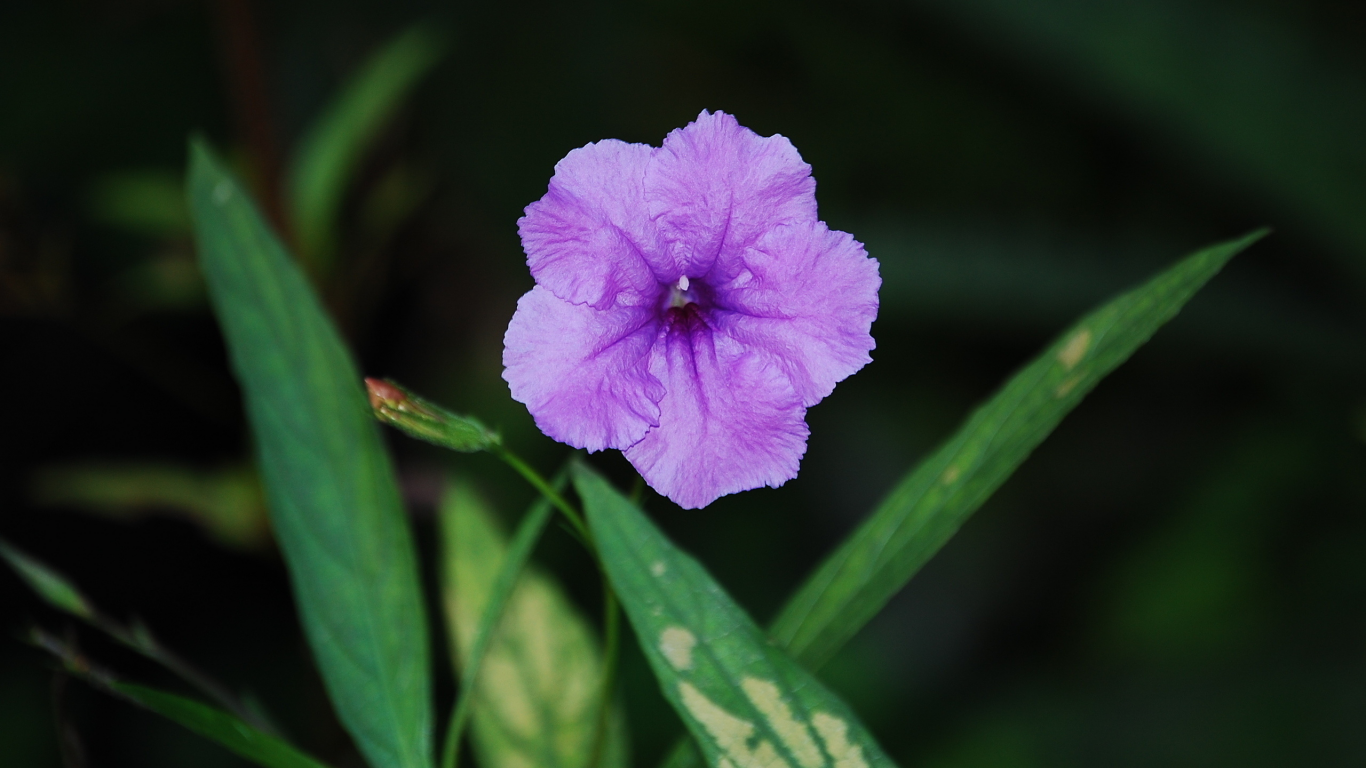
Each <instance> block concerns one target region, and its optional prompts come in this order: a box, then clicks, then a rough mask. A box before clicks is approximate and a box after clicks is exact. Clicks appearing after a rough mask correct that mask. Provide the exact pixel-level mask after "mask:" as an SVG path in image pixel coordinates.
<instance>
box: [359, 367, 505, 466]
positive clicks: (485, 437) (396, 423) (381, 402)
mask: <svg viewBox="0 0 1366 768" xmlns="http://www.w3.org/2000/svg"><path fill="white" fill-rule="evenodd" d="M365 388H366V390H367V392H369V394H370V407H371V408H372V409H374V412H375V418H377V419H379V420H380V421H382V422H384V423H385V424H388V425H389V426H391V427H394V428H395V429H398V430H401V431H403V432H405V433H406V434H408V435H411V436H412V437H416V438H417V439H419V440H426V441H427V442H429V443H431V444H432V445H439V446H441V447H442V448H449V449H451V450H452V451H460V452H461V453H474V452H476V451H483V450H487V449H488V448H490V447H492V446H496V445H498V444H499V442H500V440H499V437H498V433H497V432H494V431H493V430H491V429H489V428H488V427H485V426H484V425H483V424H481V423H479V420H478V419H476V418H474V417H473V416H458V415H456V414H454V413H451V412H450V411H448V410H446V409H445V408H442V407H441V406H439V405H437V404H436V403H433V402H431V401H430V400H426V399H424V398H421V397H418V396H417V395H414V394H413V393H412V392H409V391H408V390H406V389H404V388H403V387H401V386H399V385H398V384H397V383H395V382H392V381H380V380H379V379H366V380H365Z"/></svg>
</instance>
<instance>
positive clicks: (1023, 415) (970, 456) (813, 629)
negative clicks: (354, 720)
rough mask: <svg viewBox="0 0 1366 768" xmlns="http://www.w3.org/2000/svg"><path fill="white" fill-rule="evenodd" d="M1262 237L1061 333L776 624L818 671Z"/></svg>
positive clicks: (1183, 266)
mask: <svg viewBox="0 0 1366 768" xmlns="http://www.w3.org/2000/svg"><path fill="white" fill-rule="evenodd" d="M1264 234H1265V233H1264V232H1255V233H1252V234H1250V235H1247V236H1245V237H1242V238H1240V239H1238V240H1234V241H1231V242H1228V243H1224V244H1221V245H1216V246H1213V247H1210V248H1207V249H1205V250H1202V251H1200V252H1198V253H1196V254H1194V255H1192V256H1189V257H1187V258H1186V259H1184V260H1182V261H1181V262H1179V263H1177V264H1176V265H1175V266H1173V267H1171V268H1170V269H1168V270H1166V271H1165V272H1163V273H1161V274H1159V275H1158V276H1157V277H1155V278H1153V279H1152V280H1150V281H1149V282H1148V283H1147V284H1145V285H1143V286H1140V287H1139V288H1136V289H1134V290H1132V291H1130V292H1128V293H1125V294H1123V295H1121V296H1119V297H1118V298H1116V299H1114V300H1112V301H1110V302H1109V303H1108V304H1106V305H1104V306H1102V307H1101V308H1100V309H1098V310H1096V311H1094V312H1092V313H1091V314H1090V315H1087V316H1086V317H1084V318H1082V320H1081V321H1080V322H1078V323H1077V324H1076V325H1075V326H1073V327H1072V328H1071V329H1069V330H1068V331H1067V332H1065V333H1063V334H1062V335H1061V336H1060V337H1059V338H1058V339H1057V341H1055V342H1054V343H1053V344H1052V345H1051V346H1050V347H1049V348H1048V349H1047V350H1045V351H1044V353H1043V354H1042V355H1040V356H1039V357H1038V358H1036V359H1035V360H1034V361H1033V362H1031V363H1030V364H1029V365H1027V366H1025V368H1024V369H1023V370H1021V371H1020V372H1019V373H1017V374H1015V376H1014V377H1012V378H1011V380H1010V381H1009V382H1007V383H1006V385H1005V387H1003V388H1002V389H1001V391H1000V392H999V393H997V394H996V395H995V396H994V397H993V398H992V399H991V400H989V401H987V403H986V404H984V405H982V406H981V407H979V408H978V409H977V411H976V412H974V413H973V414H972V416H970V417H969V418H968V420H967V423H966V424H964V425H963V426H962V427H961V428H960V429H959V430H958V432H957V433H956V434H954V435H953V436H952V437H951V438H949V439H948V440H947V441H946V442H945V443H943V444H942V445H941V446H940V447H939V448H938V449H937V450H936V451H935V452H934V453H933V454H931V455H930V456H929V457H928V458H927V459H925V460H924V461H922V462H921V463H920V464H919V466H917V467H916V468H915V469H914V470H913V471H911V473H910V474H908V475H907V476H906V477H905V478H904V479H902V480H901V482H900V483H898V484H897V486H896V487H895V488H894V489H893V490H892V492H891V493H890V494H889V495H888V496H887V498H886V500H884V501H883V502H882V504H881V505H879V507H878V508H877V509H876V510H875V511H874V512H873V514H872V515H871V516H870V517H869V518H868V520H867V521H865V522H864V523H863V524H862V525H861V526H859V528H858V529H857V530H856V531H855V532H854V533H853V534H852V535H851V536H850V537H849V538H848V539H846V540H845V542H844V543H843V544H841V545H840V547H839V549H837V550H836V551H835V552H834V553H833V554H831V555H830V556H829V557H828V558H826V560H825V562H824V563H822V565H821V566H820V567H819V568H818V569H817V570H816V571H815V572H814V573H813V574H812V575H811V576H810V577H809V578H808V579H807V580H806V582H805V583H804V584H803V585H802V587H801V588H800V589H799V590H798V591H797V592H796V594H795V595H793V597H792V598H791V599H790V600H789V601H788V602H787V604H786V606H785V607H784V608H783V610H782V612H781V613H780V614H779V616H778V618H777V620H776V621H775V622H774V624H773V627H772V631H773V637H774V639H775V640H776V641H777V643H778V644H779V645H780V646H782V647H784V648H787V649H788V650H789V651H790V652H791V653H792V654H793V656H795V657H796V658H798V659H800V660H801V661H802V662H803V663H804V664H806V665H807V666H808V667H810V668H813V669H814V668H818V667H820V665H821V664H823V663H825V662H826V661H827V660H828V659H829V658H830V657H831V656H832V655H834V653H835V652H836V651H838V650H839V649H840V647H841V646H843V645H844V643H845V642H846V641H848V640H849V638H851V637H853V636H854V634H855V633H856V632H858V630H859V629H861V628H862V627H863V625H864V624H866V623H867V622H868V620H869V619H871V618H872V617H873V616H874V615H876V614H877V612H878V611H879V610H881V609H882V606H883V605H884V604H886V602H887V600H889V599H890V598H891V597H892V595H894V594H896V593H897V592H898V591H899V590H900V589H901V587H902V586H904V585H905V583H906V582H907V581H909V580H910V578H911V577H912V576H913V575H915V573H916V571H918V570H919V569H920V567H921V566H922V565H924V564H925V562H926V561H928V560H929V559H930V557H932V556H933V555H934V554H935V553H936V552H938V551H939V548H940V547H942V546H943V545H944V543H945V542H947V541H948V539H949V537H951V536H952V535H953V534H954V533H955V532H956V531H957V530H958V528H959V527H960V526H961V525H962V524H963V522H964V521H965V520H967V518H968V516H970V515H971V514H972V513H973V512H975V511H976V510H977V508H978V507H980V506H981V505H982V503H983V502H985V501H986V500H987V498H988V497H989V496H991V494H992V492H994V491H995V490H996V489H997V488H998V487H999V486H1000V485H1001V483H1003V482H1005V480H1006V478H1008V477H1010V475H1011V473H1012V472H1014V471H1015V469H1016V467H1018V466H1019V465H1020V464H1021V462H1023V461H1024V460H1025V459H1026V458H1028V456H1029V454H1030V452H1032V451H1033V450H1034V448H1035V447H1036V446H1038V445H1039V443H1041V442H1043V440H1044V438H1046V437H1047V436H1048V435H1049V433H1051V432H1052V431H1053V428H1054V427H1056V426H1057V425H1058V423H1059V422H1060V421H1062V419H1063V417H1064V416H1066V415H1067V414H1068V413H1069V412H1070V411H1071V410H1072V409H1073V408H1075V407H1076V406H1077V404H1078V403H1080V402H1081V400H1082V398H1083V397H1085V395H1086V394H1087V393H1088V392H1090V391H1091V389H1092V388H1093V387H1095V385H1096V384H1097V383H1098V382H1099V381H1100V380H1101V379H1102V378H1104V377H1105V375H1106V374H1108V373H1109V372H1110V371H1112V370H1114V369H1115V368H1116V367H1118V366H1119V365H1120V364H1121V363H1123V362H1124V361H1125V360H1127V359H1128V358H1129V356H1130V355H1132V354H1133V353H1134V351H1135V350H1137V349H1138V348H1139V347H1140V346H1142V345H1143V343H1144V342H1146V341H1147V340H1148V339H1149V338H1150V337H1151V336H1152V335H1153V333H1155V332H1156V331H1157V329H1158V328H1160V327H1162V325H1163V324H1165V323H1166V322H1167V321H1168V320H1170V319H1171V318H1172V317H1174V316H1175V315H1176V313H1177V312H1178V311H1180V309H1181V307H1182V306H1184V305H1185V303H1186V302H1187V301H1189V300H1190V299H1191V297H1192V296H1194V295H1195V292H1196V291H1198V290H1199V289H1200V287H1201V286H1203V285H1204V284H1205V282H1206V281H1208V280H1209V279H1210V278H1211V277H1213V276H1214V275H1215V274H1216V273H1217V272H1218V271H1219V270H1220V269H1221V268H1222V267H1223V266H1224V264H1225V263H1226V262H1227V261H1228V260H1229V259H1231V258H1233V256H1234V255H1235V254H1237V253H1238V252H1239V251H1242V250H1243V249H1244V248H1246V247H1248V246H1249V245H1251V244H1252V243H1253V242H1255V241H1256V240H1258V239H1260V238H1261V237H1262V236H1263V235H1264Z"/></svg>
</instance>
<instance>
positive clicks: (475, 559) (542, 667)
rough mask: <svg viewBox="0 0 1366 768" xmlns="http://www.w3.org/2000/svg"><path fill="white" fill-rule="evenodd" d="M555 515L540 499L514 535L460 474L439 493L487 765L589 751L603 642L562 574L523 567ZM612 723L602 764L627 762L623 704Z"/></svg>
mask: <svg viewBox="0 0 1366 768" xmlns="http://www.w3.org/2000/svg"><path fill="white" fill-rule="evenodd" d="M549 517H550V505H549V503H547V502H546V501H545V500H544V499H542V500H540V501H538V502H537V503H536V504H535V505H534V506H533V507H532V509H531V510H530V511H529V512H528V513H527V517H526V518H525V519H524V521H523V522H522V524H521V525H520V526H519V527H518V531H517V534H516V535H515V536H514V537H513V540H512V542H511V543H508V542H506V541H504V539H503V535H502V534H501V533H500V532H499V531H498V528H497V525H496V524H495V523H494V521H493V518H492V515H491V514H490V512H489V510H488V508H487V506H486V505H485V504H484V502H483V500H482V499H480V498H479V496H478V495H477V494H476V493H475V491H474V489H473V488H472V487H471V486H470V485H469V484H467V483H465V482H462V481H455V482H453V483H452V484H451V486H450V488H449V490H448V492H447V495H446V498H445V500H444V502H443V503H442V507H441V530H442V542H443V545H444V563H445V573H444V579H443V580H444V583H445V595H446V598H445V602H446V609H447V616H448V619H449V621H450V623H451V636H452V637H453V638H454V641H455V645H456V648H455V649H453V651H454V652H455V655H456V659H457V662H458V666H459V667H460V668H461V669H462V676H463V677H464V680H462V685H461V690H462V691H464V690H465V689H466V686H467V685H468V683H467V682H466V681H468V680H469V676H470V675H471V674H474V673H476V672H477V673H478V680H477V683H476V688H475V694H474V699H473V707H474V710H473V712H474V737H475V747H476V749H477V751H478V755H479V758H480V759H479V762H480V765H482V766H483V768H520V766H528V765H536V766H544V768H556V767H559V768H587V765H588V761H589V759H590V757H591V756H592V752H593V740H594V738H595V737H596V732H597V725H598V716H599V711H600V706H601V695H600V694H601V682H602V673H603V660H602V652H601V650H600V648H599V647H598V642H597V640H596V638H594V636H593V633H592V631H591V630H590V629H589V625H588V623H587V622H586V621H585V620H584V618H583V616H581V615H580V614H579V612H578V610H577V609H576V608H575V607H574V606H573V605H572V604H571V603H570V602H569V600H568V599H567V598H566V597H565V595H564V593H563V592H562V591H561V590H560V588H559V587H558V586H557V585H556V584H555V582H554V581H553V580H552V579H551V578H550V577H549V576H547V575H545V574H543V573H541V572H539V571H536V570H534V569H529V570H523V567H522V566H523V565H524V564H525V562H526V560H527V558H528V557H529V555H530V553H531V552H530V550H531V545H532V544H534V542H535V534H537V533H539V532H540V530H541V529H542V528H544V526H545V523H546V521H547V520H548V519H549ZM528 526H531V527H530V528H528ZM509 566H511V567H509ZM519 574H520V576H519ZM514 579H515V580H514ZM513 587H515V589H514V588H513ZM500 600H505V601H506V605H505V608H504V609H503V610H502V611H501V613H502V619H501V621H500V622H499V623H498V624H497V626H496V629H495V628H493V627H490V626H489V624H490V622H489V621H488V617H489V616H491V615H493V614H492V612H491V611H490V610H489V606H490V604H491V603H493V604H495V607H496V603H497V602H499V601H500ZM486 632H487V633H488V634H487V635H485V633H486ZM484 636H487V637H489V638H490V640H489V644H488V646H487V648H486V652H485V655H484V659H483V664H482V666H481V668H480V669H479V670H476V669H475V668H474V667H473V666H472V664H471V659H472V658H474V657H475V656H476V655H477V654H478V651H479V649H480V645H481V639H482V637H484ZM609 723H610V726H609V728H608V730H607V734H606V739H607V741H606V742H605V744H604V748H603V757H602V760H601V761H600V762H599V764H598V765H599V766H602V767H603V768H611V767H612V766H624V765H626V763H627V746H626V731H625V728H624V719H623V718H622V716H621V713H620V712H619V711H616V712H615V716H614V717H613V718H611V720H610V721H609Z"/></svg>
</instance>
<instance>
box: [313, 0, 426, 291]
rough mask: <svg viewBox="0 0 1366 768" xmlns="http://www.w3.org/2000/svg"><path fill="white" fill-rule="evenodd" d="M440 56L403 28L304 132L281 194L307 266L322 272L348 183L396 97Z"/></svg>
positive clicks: (420, 32) (422, 33) (418, 31)
mask: <svg viewBox="0 0 1366 768" xmlns="http://www.w3.org/2000/svg"><path fill="white" fill-rule="evenodd" d="M444 52H445V44H444V42H443V40H442V38H441V36H440V35H438V34H437V33H436V31H435V30H433V29H431V28H430V27H427V26H426V25H419V26H416V27H413V28H411V29H409V30H407V31H406V32H404V33H402V34H400V35H399V36H398V37H396V38H394V39H393V40H391V41H390V42H389V43H388V44H387V45H385V46H384V48H382V49H381V50H380V51H379V52H377V53H376V54H375V55H374V56H373V57H371V59H370V60H369V61H368V62H366V64H365V66H364V67H363V68H362V69H361V71H360V72H359V73H357V74H356V76H355V77H354V78H353V79H352V80H351V81H350V82H349V83H347V84H346V86H345V88H344V89H343V90H342V92H341V93H340V94H339V95H338V96H337V98H336V99H335V100H334V101H333V102H332V104H330V105H329V106H328V107H327V109H326V111H324V113H323V114H322V115H321V116H320V117H319V118H318V119H317V121H315V122H314V123H313V125H312V126H311V127H310V128H309V129H308V132H307V133H306V134H305V136H304V138H303V140H302V142H301V143H300V145H299V148H298V150H297V151H296V152H295V154H294V158H293V161H292V163H291V165H290V169H289V176H288V180H289V191H288V194H289V203H290V212H291V216H292V223H293V227H294V235H295V237H296V238H297V240H298V243H299V247H300V248H301V249H302V251H303V255H304V257H305V259H306V260H307V261H308V262H309V263H310V264H315V265H319V266H320V267H323V268H326V266H327V264H328V260H329V259H330V257H331V249H332V245H333V243H332V238H333V236H334V232H333V230H334V227H335V226H336V221H337V211H338V209H339V207H340V206H341V201H342V198H343V196H344V195H345V193H346V188H347V183H348V182H349V181H350V179H351V176H352V175H353V174H354V173H355V171H356V169H357V167H358V166H359V165H360V162H361V160H362V159H363V158H364V155H365V151H366V150H367V149H368V148H369V145H370V143H371V142H372V141H373V140H374V138H375V136H376V135H377V134H378V133H379V132H380V130H381V129H382V128H383V127H384V125H385V124H386V123H387V122H388V121H389V119H390V118H391V117H392V116H393V114H394V112H395V110H397V109H398V106H399V104H400V103H401V102H402V100H403V97H404V96H405V95H407V93H408V91H409V90H411V89H412V87H413V86H414V85H415V84H416V83H417V81H418V79H420V78H421V77H422V75H423V74H425V73H426V72H427V71H428V70H430V69H431V68H432V66H433V65H435V64H436V62H437V61H439V60H440V59H441V56H442V55H443V53H444Z"/></svg>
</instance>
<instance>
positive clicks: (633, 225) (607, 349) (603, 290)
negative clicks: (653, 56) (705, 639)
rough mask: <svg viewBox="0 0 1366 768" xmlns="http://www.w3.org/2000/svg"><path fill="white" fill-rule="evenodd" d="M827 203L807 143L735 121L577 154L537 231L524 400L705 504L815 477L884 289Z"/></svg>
mask: <svg viewBox="0 0 1366 768" xmlns="http://www.w3.org/2000/svg"><path fill="white" fill-rule="evenodd" d="M815 190H816V182H815V180H814V179H812V178H811V166H809V165H807V164H806V163H804V162H802V158H801V156H800V155H799V154H797V150H796V149H795V148H794V147H793V146H792V144H791V142H789V141H788V140H787V139H786V138H784V137H783V136H778V135H775V136H769V137H762V136H759V135H758V134H756V133H754V132H753V131H751V130H749V129H748V128H744V127H742V126H741V125H740V124H739V123H737V122H736V121H735V118H734V117H731V116H730V115H728V114H725V113H723V112H717V113H715V114H708V113H707V112H705V111H704V112H702V114H701V115H699V116H698V118H697V120H696V121H695V122H693V123H690V124H688V125H687V126H686V127H684V128H680V129H678V130H675V131H673V132H672V133H670V134H669V135H668V136H667V137H666V138H665V139H664V146H663V147H659V148H656V147H651V146H648V145H645V144H627V143H625V142H621V141H616V140H610V139H609V140H606V141H600V142H597V143H595V144H589V145H588V146H586V147H583V148H582V149H576V150H574V151H572V152H570V153H569V154H568V155H567V156H566V157H565V158H564V159H563V160H561V161H560V162H559V163H558V164H556V166H555V176H554V177H553V178H552V179H551V180H550V189H549V191H547V192H546V195H545V197H543V198H541V199H540V200H538V201H537V202H535V203H532V204H531V205H529V206H527V209H526V215H525V216H523V217H522V219H521V220H520V221H519V222H518V227H519V230H520V232H521V236H522V247H523V248H525V249H526V253H527V264H528V265H529V266H530V267H531V274H532V276H533V277H535V279H536V287H534V288H532V289H531V291H530V292H528V293H527V294H526V295H525V296H523V297H522V298H521V300H520V301H518V302H517V313H516V314H515V315H513V317H512V323H511V324H510V325H509V326H508V330H507V335H506V336H505V337H504V339H503V342H504V349H503V365H504V366H505V370H504V371H503V378H504V379H506V380H507V382H508V384H509V385H511V388H512V396H513V397H514V398H516V399H517V400H518V401H520V402H523V403H526V405H527V408H528V409H530V411H531V414H532V416H534V417H535V419H536V425H537V426H539V427H540V428H541V430H542V431H544V432H545V433H546V434H547V435H550V436H551V437H553V438H555V439H556V440H560V441H562V442H565V443H569V444H570V445H572V446H575V447H577V448H587V449H588V450H589V451H600V450H602V449H604V448H619V449H621V450H623V451H625V453H626V458H627V459H628V460H630V462H631V463H632V464H633V465H635V468H636V469H637V470H638V471H639V472H640V474H641V476H642V477H644V478H645V481H646V482H648V483H649V484H650V486H651V487H652V488H654V489H655V490H657V491H659V492H660V493H662V494H664V495H665V496H668V497H669V498H670V499H673V500H674V501H675V502H677V503H678V504H679V505H681V506H683V507H686V508H690V509H691V508H697V507H704V506H706V505H707V504H710V503H711V502H712V501H714V500H716V498H717V497H718V496H723V495H725V494H728V493H735V492H737V491H743V490H748V489H750V488H757V487H759V486H761V485H768V486H773V487H777V486H779V485H782V484H783V483H784V482H786V481H787V480H789V479H791V478H793V477H796V476H797V466H798V464H799V462H800V461H801V457H802V454H804V453H805V452H806V436H807V434H808V430H807V427H806V409H807V408H809V407H811V406H812V405H815V404H816V403H818V402H820V400H821V399H822V398H824V397H825V396H826V395H828V394H830V392H831V391H832V390H833V389H834V388H835V384H836V382H839V381H840V380H842V379H844V378H845V377H846V376H848V375H850V374H852V373H854V372H855V371H857V370H858V369H859V368H862V367H863V366H864V365H865V364H867V363H868V362H869V361H870V360H871V358H870V357H869V356H868V352H869V350H871V349H872V348H873V346H874V345H873V337H872V336H870V335H869V333H868V331H869V328H870V327H871V325H872V322H873V319H874V318H875V317H876V316H877V306H878V300H877V291H878V287H879V285H881V282H882V281H881V279H880V278H879V277H878V265H877V261H875V260H873V259H871V258H869V257H868V254H867V253H866V252H865V251H864V250H863V246H862V245H861V244H859V243H858V242H857V241H855V240H854V239H853V238H852V237H850V236H849V235H848V234H846V233H844V232H835V231H831V230H830V229H829V228H827V227H826V226H825V224H824V223H822V222H821V221H819V220H817V218H816V196H815Z"/></svg>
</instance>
